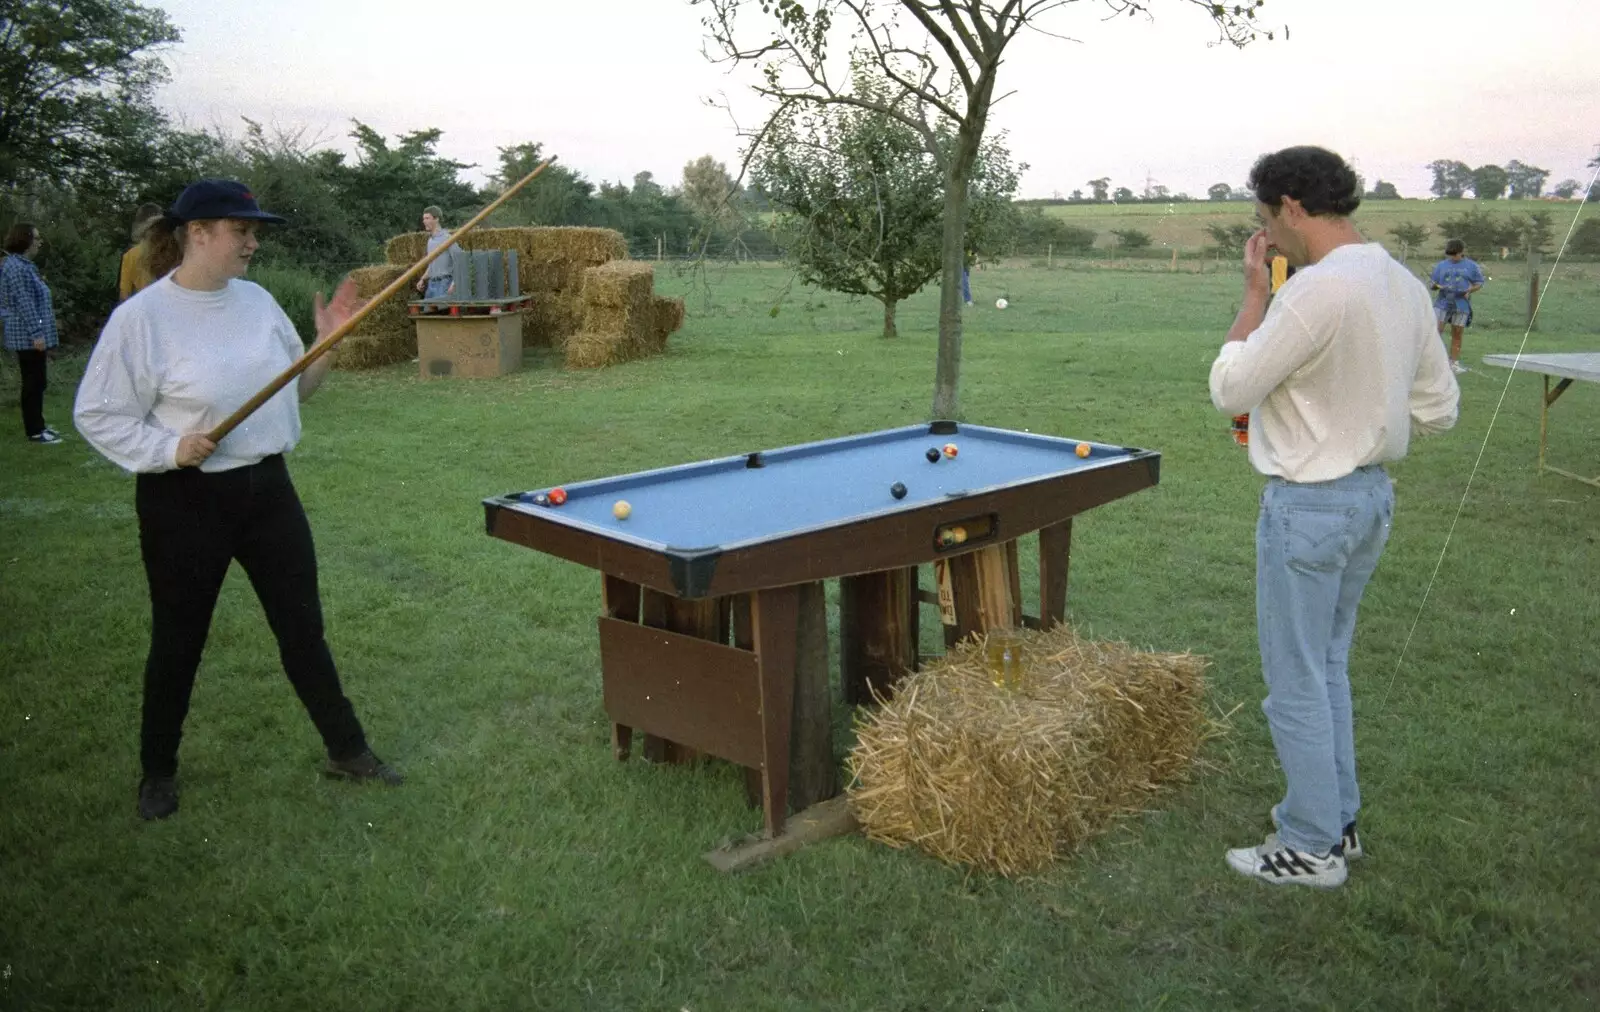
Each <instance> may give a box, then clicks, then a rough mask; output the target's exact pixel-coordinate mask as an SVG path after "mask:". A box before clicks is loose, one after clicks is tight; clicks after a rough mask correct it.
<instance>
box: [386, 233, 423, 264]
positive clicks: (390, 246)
mask: <svg viewBox="0 0 1600 1012" xmlns="http://www.w3.org/2000/svg"><path fill="white" fill-rule="evenodd" d="M427 252H428V233H426V232H407V233H405V234H404V235H397V236H395V237H394V238H393V239H390V240H389V241H388V242H387V243H386V244H384V247H383V259H384V260H385V261H386V262H388V263H390V264H394V265H396V266H399V267H410V266H411V265H412V264H414V263H416V262H417V261H418V260H421V259H422V258H423V257H424V256H426V255H427Z"/></svg>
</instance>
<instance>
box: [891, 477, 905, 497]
mask: <svg viewBox="0 0 1600 1012" xmlns="http://www.w3.org/2000/svg"><path fill="white" fill-rule="evenodd" d="M889 494H890V495H892V496H894V497H895V498H896V499H904V498H905V497H906V487H905V486H904V485H902V484H901V483H900V482H898V481H897V482H895V483H894V484H893V485H890V486H889Z"/></svg>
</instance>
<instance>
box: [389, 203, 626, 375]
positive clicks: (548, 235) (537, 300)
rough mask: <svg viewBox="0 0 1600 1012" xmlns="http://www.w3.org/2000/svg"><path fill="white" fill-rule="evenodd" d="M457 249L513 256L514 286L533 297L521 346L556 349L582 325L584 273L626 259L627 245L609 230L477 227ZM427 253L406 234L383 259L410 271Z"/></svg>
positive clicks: (421, 239) (423, 242)
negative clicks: (511, 252) (504, 252)
mask: <svg viewBox="0 0 1600 1012" xmlns="http://www.w3.org/2000/svg"><path fill="white" fill-rule="evenodd" d="M458 245H459V246H460V247H461V248H462V249H465V250H479V249H501V250H516V251H517V282H518V285H519V287H520V288H521V290H522V291H523V292H524V293H526V294H529V295H532V296H533V308H532V309H530V310H529V311H528V312H527V313H525V314H524V315H523V322H522V343H523V346H524V347H543V346H548V347H554V348H556V349H558V350H559V349H561V348H563V347H564V346H565V345H566V341H567V338H569V337H571V336H572V335H573V334H574V333H576V332H577V331H578V330H579V329H580V327H581V326H582V325H583V322H584V301H583V286H584V272H585V271H587V270H589V269H590V268H592V267H597V266H599V265H601V264H605V263H609V262H611V261H613V260H623V259H626V258H627V256H628V244H627V240H625V239H624V238H623V236H622V233H621V232H617V231H615V230H613V229H609V228H569V227H559V228H480V229H475V230H474V231H472V232H468V233H467V234H466V235H465V236H464V237H462V239H461V241H460V243H459V244H458ZM427 251H428V234H427V233H426V232H410V233H407V234H405V235H397V236H395V237H394V238H393V239H390V240H389V243H388V245H387V246H386V247H385V249H384V256H385V257H386V258H387V259H388V261H389V262H390V263H391V264H400V265H404V266H408V267H409V266H410V265H411V264H414V263H416V262H417V261H418V260H421V259H422V258H423V256H424V255H426V253H427Z"/></svg>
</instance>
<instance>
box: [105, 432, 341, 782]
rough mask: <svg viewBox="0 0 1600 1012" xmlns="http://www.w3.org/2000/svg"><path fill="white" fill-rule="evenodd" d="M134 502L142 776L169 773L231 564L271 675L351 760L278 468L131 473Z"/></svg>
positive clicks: (303, 531) (313, 573)
mask: <svg viewBox="0 0 1600 1012" xmlns="http://www.w3.org/2000/svg"><path fill="white" fill-rule="evenodd" d="M135 499H136V502H137V506H138V514H139V547H140V551H141V554H142V555H143V556H144V568H145V574H146V576H147V577H148V578H149V581H150V607H151V618H152V629H151V635H150V656H149V659H148V660H147V661H146V662H145V669H144V725H143V730H142V732H141V734H140V743H139V759H140V763H141V765H142V766H143V769H144V774H145V775H146V776H173V775H174V774H176V772H177V769H178V743H179V741H180V740H181V739H182V737H183V719H184V717H185V716H187V715H188V712H189V695H190V692H191V690H193V688H194V677H195V671H196V670H197V669H198V668H199V666H200V654H201V652H202V651H203V650H204V649H205V644H206V636H207V634H208V633H209V632H210V630H211V613H212V610H213V608H215V606H216V603H217V595H218V593H219V592H220V591H221V589H222V581H223V578H224V577H225V576H226V575H227V573H228V566H229V565H230V564H231V563H232V561H233V560H234V559H237V560H239V564H240V565H241V566H242V567H243V568H244V571H245V575H246V576H248V577H249V578H250V584H251V586H252V587H254V588H255V592H256V597H257V598H259V599H260V601H261V607H262V609H263V610H264V611H265V612H266V614H267V622H268V624H269V625H270V626H271V627H272V632H273V635H274V636H276V637H277V640H278V655H279V657H280V658H281V659H282V661H283V669H284V671H285V673H287V674H288V676H289V681H290V683H291V684H292V685H293V686H294V690H295V692H296V693H297V694H298V695H299V697H300V702H301V703H303V704H304V705H305V708H306V711H307V712H308V713H309V714H310V715H311V720H312V723H314V724H315V725H316V727H317V730H318V731H319V732H320V733H321V734H322V741H323V744H324V745H325V746H326V747H327V750H328V755H329V756H330V757H331V758H334V759H350V758H353V757H355V756H357V755H359V754H361V752H362V751H363V750H364V749H365V748H366V747H367V746H366V738H365V736H364V735H363V733H362V730H361V723H360V722H359V721H358V720H357V719H356V714H355V708H354V707H352V706H351V705H350V701H349V700H348V699H346V698H345V695H344V691H343V690H342V689H341V688H340V686H339V674H338V671H337V670H336V669H335V667H334V664H333V654H332V652H331V651H329V649H328V643H327V640H326V639H325V638H324V636H323V626H322V602H321V600H320V598H319V596H318V593H317V556H316V550H315V548H314V546H313V545H312V542H311V525H310V524H309V523H308V522H307V521H306V514H305V510H304V509H303V508H302V507H301V505H300V498H299V496H297V495H296V494H295V490H294V483H293V482H292V481H290V480H289V469H288V467H287V466H286V465H285V464H284V461H283V458H282V457H281V456H273V457H268V458H267V459H265V460H263V461H261V462H260V463H258V464H253V465H251V466H249V467H241V468H236V469H234V470H231V471H221V472H218V473H215V474H207V473H205V472H203V471H200V470H198V469H195V468H184V469H182V470H177V471H166V472H162V473H160V474H141V475H139V477H138V481H137V489H136V491H135Z"/></svg>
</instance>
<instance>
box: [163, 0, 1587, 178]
mask: <svg viewBox="0 0 1600 1012" xmlns="http://www.w3.org/2000/svg"><path fill="white" fill-rule="evenodd" d="M153 3H154V5H155V6H159V7H161V8H162V9H164V10H166V11H167V13H168V14H169V16H170V17H171V18H172V20H173V21H174V22H175V23H176V24H177V26H178V27H179V29H180V30H181V31H182V33H183V41H182V43H180V44H179V45H178V46H177V47H175V48H173V49H172V50H171V51H169V53H168V54H167V58H168V62H169V64H170V66H171V68H172V72H173V79H172V83H171V84H170V85H169V86H168V87H167V88H166V89H165V90H164V91H163V93H162V102H163V104H164V105H165V106H166V108H167V109H168V110H169V111H171V112H173V113H174V114H176V115H178V116H179V117H181V118H182V119H183V120H184V121H186V122H187V124H188V125H190V126H193V127H211V126H220V127H222V128H224V129H227V130H229V131H237V129H238V126H239V124H240V119H239V118H240V117H242V116H244V117H250V118H252V119H255V120H259V121H262V122H264V123H266V124H268V125H272V126H277V127H280V128H285V129H305V130H306V131H307V136H310V137H313V138H320V139H322V140H324V141H326V142H327V143H328V144H330V145H333V146H336V147H340V148H346V149H348V147H349V145H348V141H347V139H346V137H345V135H346V134H347V133H348V132H349V121H350V120H351V119H359V120H361V121H363V122H365V123H367V124H368V125H370V126H372V127H373V128H375V129H377V130H379V131H380V132H382V133H384V134H385V135H388V136H390V137H393V136H394V135H397V134H399V133H402V132H406V131H410V130H417V129H423V128H428V127H438V128H440V129H441V130H443V131H444V136H443V138H442V140H441V142H440V146H439V151H440V153H441V154H443V155H445V156H448V157H450V158H454V159H456V160H458V161H462V162H469V163H476V164H478V165H480V166H484V167H486V168H492V167H493V166H494V165H495V163H496V149H497V148H499V147H501V146H506V145H511V144H517V143H521V142H523V141H539V142H541V143H543V144H544V146H545V151H546V152H547V153H554V154H557V155H559V156H560V158H561V161H562V163H563V164H565V165H566V166H568V167H569V168H572V169H575V170H576V171H578V172H581V173H582V174H583V175H585V176H586V177H588V178H589V179H590V180H592V181H595V182H599V181H602V180H627V179H631V178H632V177H633V175H634V173H636V172H638V171H640V170H645V169H648V170H649V171H651V172H653V173H655V175H656V177H657V179H658V180H660V181H661V182H663V183H665V184H668V185H672V184H675V183H676V182H677V181H678V180H679V179H681V177H682V171H683V166H684V163H686V162H688V161H690V160H692V159H693V158H695V157H698V156H699V155H702V154H706V153H710V154H712V155H714V156H716V157H717V158H718V159H720V160H723V161H725V162H727V163H728V164H729V167H730V168H733V167H735V165H736V164H737V161H738V157H739V151H740V142H739V139H738V138H737V136H736V133H735V127H734V120H733V119H732V118H730V116H729V114H728V112H726V111H723V110H720V109H716V108H712V107H710V106H708V105H707V104H706V100H707V99H708V98H717V97H719V96H721V97H726V98H727V99H729V100H731V101H732V102H733V105H734V108H735V110H736V117H737V119H738V121H739V122H740V123H742V124H744V125H750V124H752V123H754V122H755V121H757V120H758V119H759V117H760V114H761V110H762V108H763V106H762V105H761V103H760V101H759V100H757V99H755V98H754V97H753V96H751V95H750V94H749V85H750V83H751V82H752V81H753V80H754V79H755V76H754V73H753V71H751V70H749V69H747V68H740V69H735V70H733V71H731V72H729V71H728V70H727V68H725V67H718V66H714V65H712V64H711V63H710V62H708V61H707V60H706V58H705V57H704V55H702V43H703V31H702V29H701V26H700V16H701V13H702V11H703V9H704V8H701V7H691V6H689V4H688V2H687V0H467V2H462V3H440V2H438V0H433V2H427V3H424V2H420V0H272V2H266V3H263V2H260V0H248V2H247V0H153ZM1150 6H1151V8H1152V11H1153V13H1154V15H1155V18H1154V20H1149V19H1145V18H1142V17H1141V18H1127V17H1124V18H1119V19H1115V20H1114V21H1110V22H1107V21H1104V20H1102V19H1103V16H1104V11H1105V8H1104V7H1103V6H1101V5H1099V4H1098V3H1097V2H1096V0H1079V2H1077V3H1074V4H1071V5H1070V6H1068V7H1066V8H1064V9H1062V10H1061V11H1059V12H1057V13H1055V14H1053V15H1052V16H1051V17H1050V19H1049V20H1048V21H1047V22H1046V23H1045V27H1047V28H1048V29H1049V30H1050V31H1051V32H1053V33H1055V34H1056V35H1063V36H1070V37H1072V39H1074V40H1075V41H1065V40H1063V39H1061V38H1056V37H1051V36H1046V35H1042V34H1037V33H1029V34H1025V35H1023V36H1021V37H1019V39H1018V40H1017V42H1016V43H1014V44H1013V46H1012V48H1011V49H1010V50H1009V51H1008V59H1007V61H1006V64H1005V65H1004V66H1003V67H1002V69H1001V72H1000V79H999V80H1000V86H1001V87H1000V90H1001V91H1002V92H1004V91H1013V92H1014V94H1012V95H1010V96H1009V97H1007V98H1006V99H1005V100H1004V101H1003V102H1001V103H1000V104H999V105H998V106H997V107H996V109H995V114H994V116H993V118H992V121H991V128H992V129H993V128H998V129H1003V130H1006V131H1008V132H1009V138H1010V146H1011V150H1012V153H1013V155H1014V156H1015V157H1016V158H1017V159H1018V160H1019V161H1023V162H1026V163H1028V165H1029V169H1028V171H1027V173H1026V174H1025V175H1024V177H1023V182H1022V193H1023V195H1024V196H1034V197H1048V196H1050V195H1052V194H1054V193H1059V194H1061V195H1063V196H1065V195H1067V194H1069V193H1070V192H1071V191H1072V190H1073V189H1075V188H1083V189H1085V190H1086V189H1087V187H1086V186H1085V181H1086V180H1088V179H1091V178H1095V177H1098V176H1109V177H1111V179H1112V185H1113V186H1124V185H1125V186H1128V187H1129V188H1130V189H1133V190H1134V191H1135V192H1138V191H1141V190H1143V188H1144V186H1145V183H1146V180H1147V179H1150V180H1153V181H1154V182H1156V183H1160V184H1163V185H1165V186H1167V187H1168V188H1169V190H1171V191H1172V192H1174V193H1176V192H1181V191H1186V192H1188V193H1191V194H1194V195H1196V196H1203V195H1204V192H1205V189H1206V187H1207V186H1210V185H1211V184H1212V183H1216V182H1228V183H1230V184H1232V185H1236V186H1237V185H1241V184H1242V183H1243V180H1244V177H1245V175H1246V173H1247V172H1248V170H1249V167H1250V164H1251V162H1252V161H1253V160H1254V159H1255V157H1256V155H1257V154H1259V153H1260V152H1263V151H1268V150H1273V149H1275V148H1279V147H1283V146H1286V145H1289V144H1301V143H1315V144H1322V145H1324V146H1326V147H1330V148H1333V149H1334V150H1336V151H1339V152H1340V153H1341V154H1344V155H1345V156H1346V157H1348V158H1351V159H1353V160H1354V162H1355V163H1356V167H1357V169H1358V170H1359V171H1360V172H1361V173H1362V174H1363V175H1364V176H1365V177H1366V179H1367V181H1368V184H1369V185H1371V183H1372V182H1373V181H1375V180H1377V179H1380V178H1381V179H1387V180H1390V181H1392V182H1394V183H1395V184H1396V185H1397V186H1398V187H1399V188H1400V192H1401V194H1402V195H1404V196H1426V195H1427V188H1428V185H1429V183H1430V181H1431V176H1430V174H1429V173H1428V171H1427V169H1426V167H1425V166H1426V165H1427V163H1428V162H1430V161H1432V160H1434V159H1436V158H1454V159H1460V160H1461V161H1465V162H1468V163H1469V164H1471V165H1474V166H1476V165H1480V164H1484V163H1488V162H1493V163H1496V164H1501V165H1503V164H1505V163H1506V162H1508V161H1510V160H1511V159H1514V158H1515V159H1520V160H1522V161H1524V162H1530V163H1532V164H1534V165H1537V166H1539V167H1541V168H1545V169H1549V170H1550V171H1551V176H1550V179H1549V180H1548V184H1547V185H1549V186H1554V185H1555V184H1556V183H1558V182H1560V181H1561V180H1562V179H1565V178H1569V177H1570V178H1576V179H1580V180H1582V181H1584V182H1587V181H1588V180H1589V179H1590V177H1591V175H1592V174H1593V172H1594V169H1592V168H1588V167H1586V163H1587V162H1588V161H1589V160H1590V159H1591V158H1593V157H1594V156H1595V154H1596V151H1597V148H1596V145H1597V144H1600V70H1597V69H1596V68H1597V66H1600V63H1597V61H1596V58H1595V46H1596V40H1600V0H1519V2H1508V0H1430V2H1424V0H1267V4H1266V6H1265V7H1264V8H1262V10H1261V18H1262V23H1263V25H1264V26H1266V27H1272V28H1275V29H1281V27H1282V26H1284V25H1287V26H1288V27H1289V29H1290V32H1289V38H1288V40H1287V41H1284V39H1283V33H1282V32H1281V31H1279V32H1278V40H1277V41H1273V42H1267V41H1265V40H1263V41H1261V42H1258V43H1256V44H1255V45H1252V46H1250V47H1249V48H1247V49H1245V50H1242V51H1241V50H1236V49H1233V48H1231V47H1225V46H1209V45H1208V43H1210V42H1212V41H1213V40H1214V39H1215V38H1216V33H1215V30H1214V29H1213V28H1212V26H1211V24H1210V21H1209V19H1208V18H1207V17H1206V16H1205V15H1204V14H1203V13H1202V12H1200V11H1199V10H1198V9H1196V8H1194V7H1192V6H1191V5H1189V4H1187V3H1181V2H1179V0H1151V4H1150ZM761 17H762V16H761V15H760V14H759V11H756V10H753V11H752V13H751V14H750V15H749V17H748V24H750V25H752V26H754V25H758V24H759V23H760V18H761ZM469 176H470V177H471V178H473V179H474V181H481V179H482V177H483V173H482V172H481V171H478V172H472V173H469Z"/></svg>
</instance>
